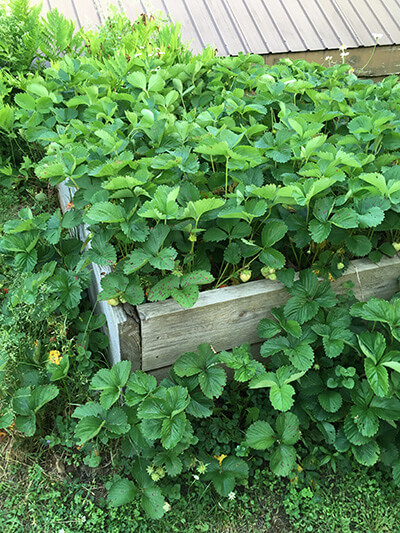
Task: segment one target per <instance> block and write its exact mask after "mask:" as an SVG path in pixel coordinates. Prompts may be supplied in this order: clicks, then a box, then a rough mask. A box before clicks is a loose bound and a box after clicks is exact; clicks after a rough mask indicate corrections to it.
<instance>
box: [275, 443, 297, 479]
mask: <svg viewBox="0 0 400 533" xmlns="http://www.w3.org/2000/svg"><path fill="white" fill-rule="evenodd" d="M295 464H296V451H295V449H294V448H293V446H287V445H286V444H281V445H280V446H278V448H277V449H276V450H275V451H274V453H273V454H272V456H271V459H270V463H269V465H270V468H271V470H272V472H273V473H274V474H276V475H277V476H288V475H289V474H290V472H291V471H292V470H293V467H294V466H295Z"/></svg>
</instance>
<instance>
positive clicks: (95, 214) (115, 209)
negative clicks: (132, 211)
mask: <svg viewBox="0 0 400 533" xmlns="http://www.w3.org/2000/svg"><path fill="white" fill-rule="evenodd" d="M84 219H85V220H86V221H87V222H88V223H91V222H92V221H93V222H103V223H105V224H111V223H113V222H123V220H124V219H125V213H124V211H123V209H122V207H121V206H119V205H116V204H112V203H111V202H98V203H96V204H95V205H93V206H92V207H91V208H90V209H89V211H88V212H87V213H86V215H85V217H84Z"/></svg>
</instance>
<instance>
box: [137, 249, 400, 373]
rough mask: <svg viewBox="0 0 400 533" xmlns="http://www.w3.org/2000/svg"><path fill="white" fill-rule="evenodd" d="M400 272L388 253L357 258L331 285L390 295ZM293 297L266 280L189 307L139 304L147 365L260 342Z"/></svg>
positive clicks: (214, 293) (208, 295)
mask: <svg viewBox="0 0 400 533" xmlns="http://www.w3.org/2000/svg"><path fill="white" fill-rule="evenodd" d="M399 276H400V259H399V257H393V258H388V257H385V258H383V259H382V260H381V261H380V263H379V264H374V263H371V262H370V261H369V260H367V259H358V260H355V261H352V262H351V264H350V267H349V269H348V270H347V272H346V273H345V274H344V276H343V277H342V278H340V279H339V280H337V281H335V282H334V283H332V287H333V288H334V290H335V291H336V292H337V293H343V292H344V288H343V283H344V282H346V281H352V282H353V283H354V292H355V295H356V297H357V298H358V299H360V300H367V299H368V298H370V297H372V296H374V297H376V298H391V297H392V296H393V295H394V294H395V292H396V291H397V290H398V278H399ZM288 298H289V295H288V293H287V292H286V290H285V288H284V286H283V285H282V284H281V283H279V282H276V281H274V282H273V281H267V280H263V281H253V282H250V283H246V284H243V285H237V286H233V287H225V288H222V289H214V290H211V291H207V292H203V293H201V294H200V296H199V299H198V301H197V302H196V304H195V305H194V306H193V307H192V308H190V309H183V308H182V307H180V306H179V305H178V304H177V303H176V302H174V301H173V300H166V301H164V302H159V303H148V304H143V305H139V306H138V308H137V309H138V314H139V318H140V321H141V339H142V369H143V370H146V371H148V370H153V369H158V368H163V367H167V366H169V365H171V364H173V362H174V361H175V360H176V358H177V357H178V356H179V355H180V354H182V353H184V352H187V351H195V350H196V348H197V346H198V345H199V344H201V343H203V342H207V343H209V344H212V346H213V347H214V349H215V350H217V351H220V350H229V349H232V348H233V347H235V346H238V345H240V344H243V343H245V342H250V344H255V343H257V342H259V341H260V339H259V338H258V335H257V324H258V322H259V321H260V320H261V319H262V318H265V317H267V316H269V314H270V311H271V309H272V308H273V307H278V306H280V305H282V304H284V303H285V302H286V301H287V300H288Z"/></svg>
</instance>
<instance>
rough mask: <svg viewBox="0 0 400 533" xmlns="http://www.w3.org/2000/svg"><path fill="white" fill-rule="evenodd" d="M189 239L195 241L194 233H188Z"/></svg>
mask: <svg viewBox="0 0 400 533" xmlns="http://www.w3.org/2000/svg"><path fill="white" fill-rule="evenodd" d="M189 241H190V242H196V241H197V237H196V235H194V234H193V233H191V234H190V235H189Z"/></svg>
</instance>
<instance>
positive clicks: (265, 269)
mask: <svg viewBox="0 0 400 533" xmlns="http://www.w3.org/2000/svg"><path fill="white" fill-rule="evenodd" d="M270 273H271V269H270V268H269V267H262V269H261V275H262V276H264V278H268V277H269V275H270Z"/></svg>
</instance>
